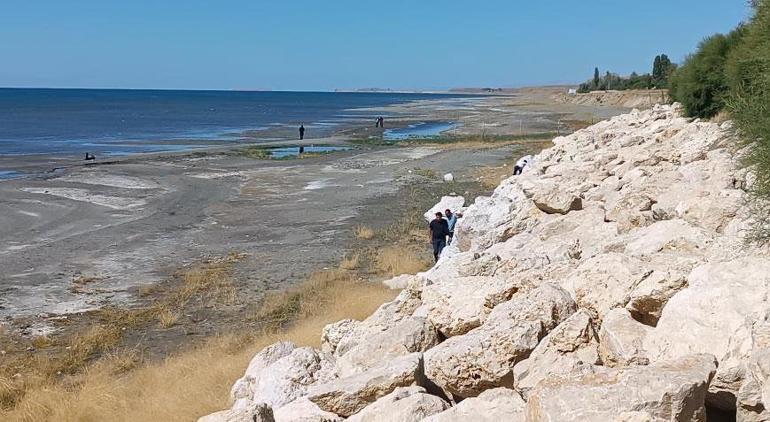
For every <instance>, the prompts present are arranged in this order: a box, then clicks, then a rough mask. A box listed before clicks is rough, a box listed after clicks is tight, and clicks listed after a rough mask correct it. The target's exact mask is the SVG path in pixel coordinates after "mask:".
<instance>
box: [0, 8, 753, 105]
mask: <svg viewBox="0 0 770 422" xmlns="http://www.w3.org/2000/svg"><path fill="white" fill-rule="evenodd" d="M749 14H750V10H749V8H748V7H747V6H746V1H745V0H673V1H672V0H636V1H633V2H624V1H617V0H551V1H537V0H526V1H519V0H507V1H505V0H499V1H498V0H476V1H467V0H466V1H455V0H395V1H390V0H388V1H380V2H373V1H370V0H270V1H265V0H218V1H215V0H67V1H63V0H0V87H82V88H160V89H246V90H248V89H273V90H322V91H323V90H333V89H354V88H370V87H377V88H392V89H446V88H452V87H471V86H472V87H516V86H532V85H544V84H561V83H576V82H581V81H583V80H585V79H588V78H590V77H591V76H592V75H593V69H594V66H598V67H599V68H600V69H601V71H602V73H603V72H604V71H605V70H611V71H613V72H617V73H620V74H628V73H631V72H632V71H636V72H639V73H644V72H649V71H650V69H651V67H652V61H653V58H654V56H655V55H656V54H660V53H665V54H668V56H669V57H670V58H671V59H672V60H673V61H675V62H679V61H681V60H683V58H684V57H685V56H686V55H687V54H688V53H690V52H692V51H693V50H694V49H695V47H696V46H697V44H698V42H699V41H700V40H701V39H703V38H704V37H705V36H707V35H710V34H712V33H715V32H727V31H729V30H730V29H732V28H733V27H734V26H735V25H736V24H738V23H739V22H741V21H743V20H745V19H746V18H747V17H748V16H749Z"/></svg>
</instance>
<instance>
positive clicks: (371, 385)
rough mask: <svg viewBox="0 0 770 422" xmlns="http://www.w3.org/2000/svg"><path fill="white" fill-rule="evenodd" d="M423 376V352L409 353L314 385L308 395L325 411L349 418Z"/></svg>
mask: <svg viewBox="0 0 770 422" xmlns="http://www.w3.org/2000/svg"><path fill="white" fill-rule="evenodd" d="M421 379H422V354H421V353H412V354H409V355H406V356H401V357H398V358H395V359H392V360H389V361H384V362H382V364H380V365H379V366H377V367H374V368H371V369H369V370H367V371H365V372H361V373H358V374H355V375H351V376H348V377H344V378H338V379H335V380H333V381H330V382H327V383H323V384H316V385H314V386H312V387H311V388H309V389H308V391H307V397H308V399H309V400H310V401H312V402H313V403H315V404H316V405H317V406H318V407H320V408H321V409H322V410H324V411H326V412H331V413H335V414H337V415H340V416H343V417H349V416H351V415H353V414H355V413H357V412H359V411H361V409H363V408H364V407H366V406H368V405H369V403H373V402H375V401H376V400H377V399H379V398H380V397H383V396H385V395H387V394H389V393H390V392H392V391H393V390H395V389H396V388H397V387H406V386H409V385H412V384H415V383H417V382H419V381H420V380H421Z"/></svg>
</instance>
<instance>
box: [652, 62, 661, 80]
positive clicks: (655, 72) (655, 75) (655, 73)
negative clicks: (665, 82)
mask: <svg viewBox="0 0 770 422" xmlns="http://www.w3.org/2000/svg"><path fill="white" fill-rule="evenodd" d="M660 61H661V60H660V56H655V61H653V63H652V79H653V80H655V81H658V80H660V77H661V75H662V74H663V72H662V71H661V66H660Z"/></svg>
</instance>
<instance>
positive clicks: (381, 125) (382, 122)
mask: <svg viewBox="0 0 770 422" xmlns="http://www.w3.org/2000/svg"><path fill="white" fill-rule="evenodd" d="M377 120H378V121H379V123H380V127H381V128H384V127H385V118H384V117H382V116H380V118H379V119H377Z"/></svg>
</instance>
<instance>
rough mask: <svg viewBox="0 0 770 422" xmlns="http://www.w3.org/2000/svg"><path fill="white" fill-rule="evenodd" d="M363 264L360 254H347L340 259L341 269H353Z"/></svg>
mask: <svg viewBox="0 0 770 422" xmlns="http://www.w3.org/2000/svg"><path fill="white" fill-rule="evenodd" d="M360 266H361V260H360V256H359V255H358V254H354V255H350V256H346V257H344V258H342V261H340V269H343V270H347V271H353V270H355V269H357V268H358V267H360Z"/></svg>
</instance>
